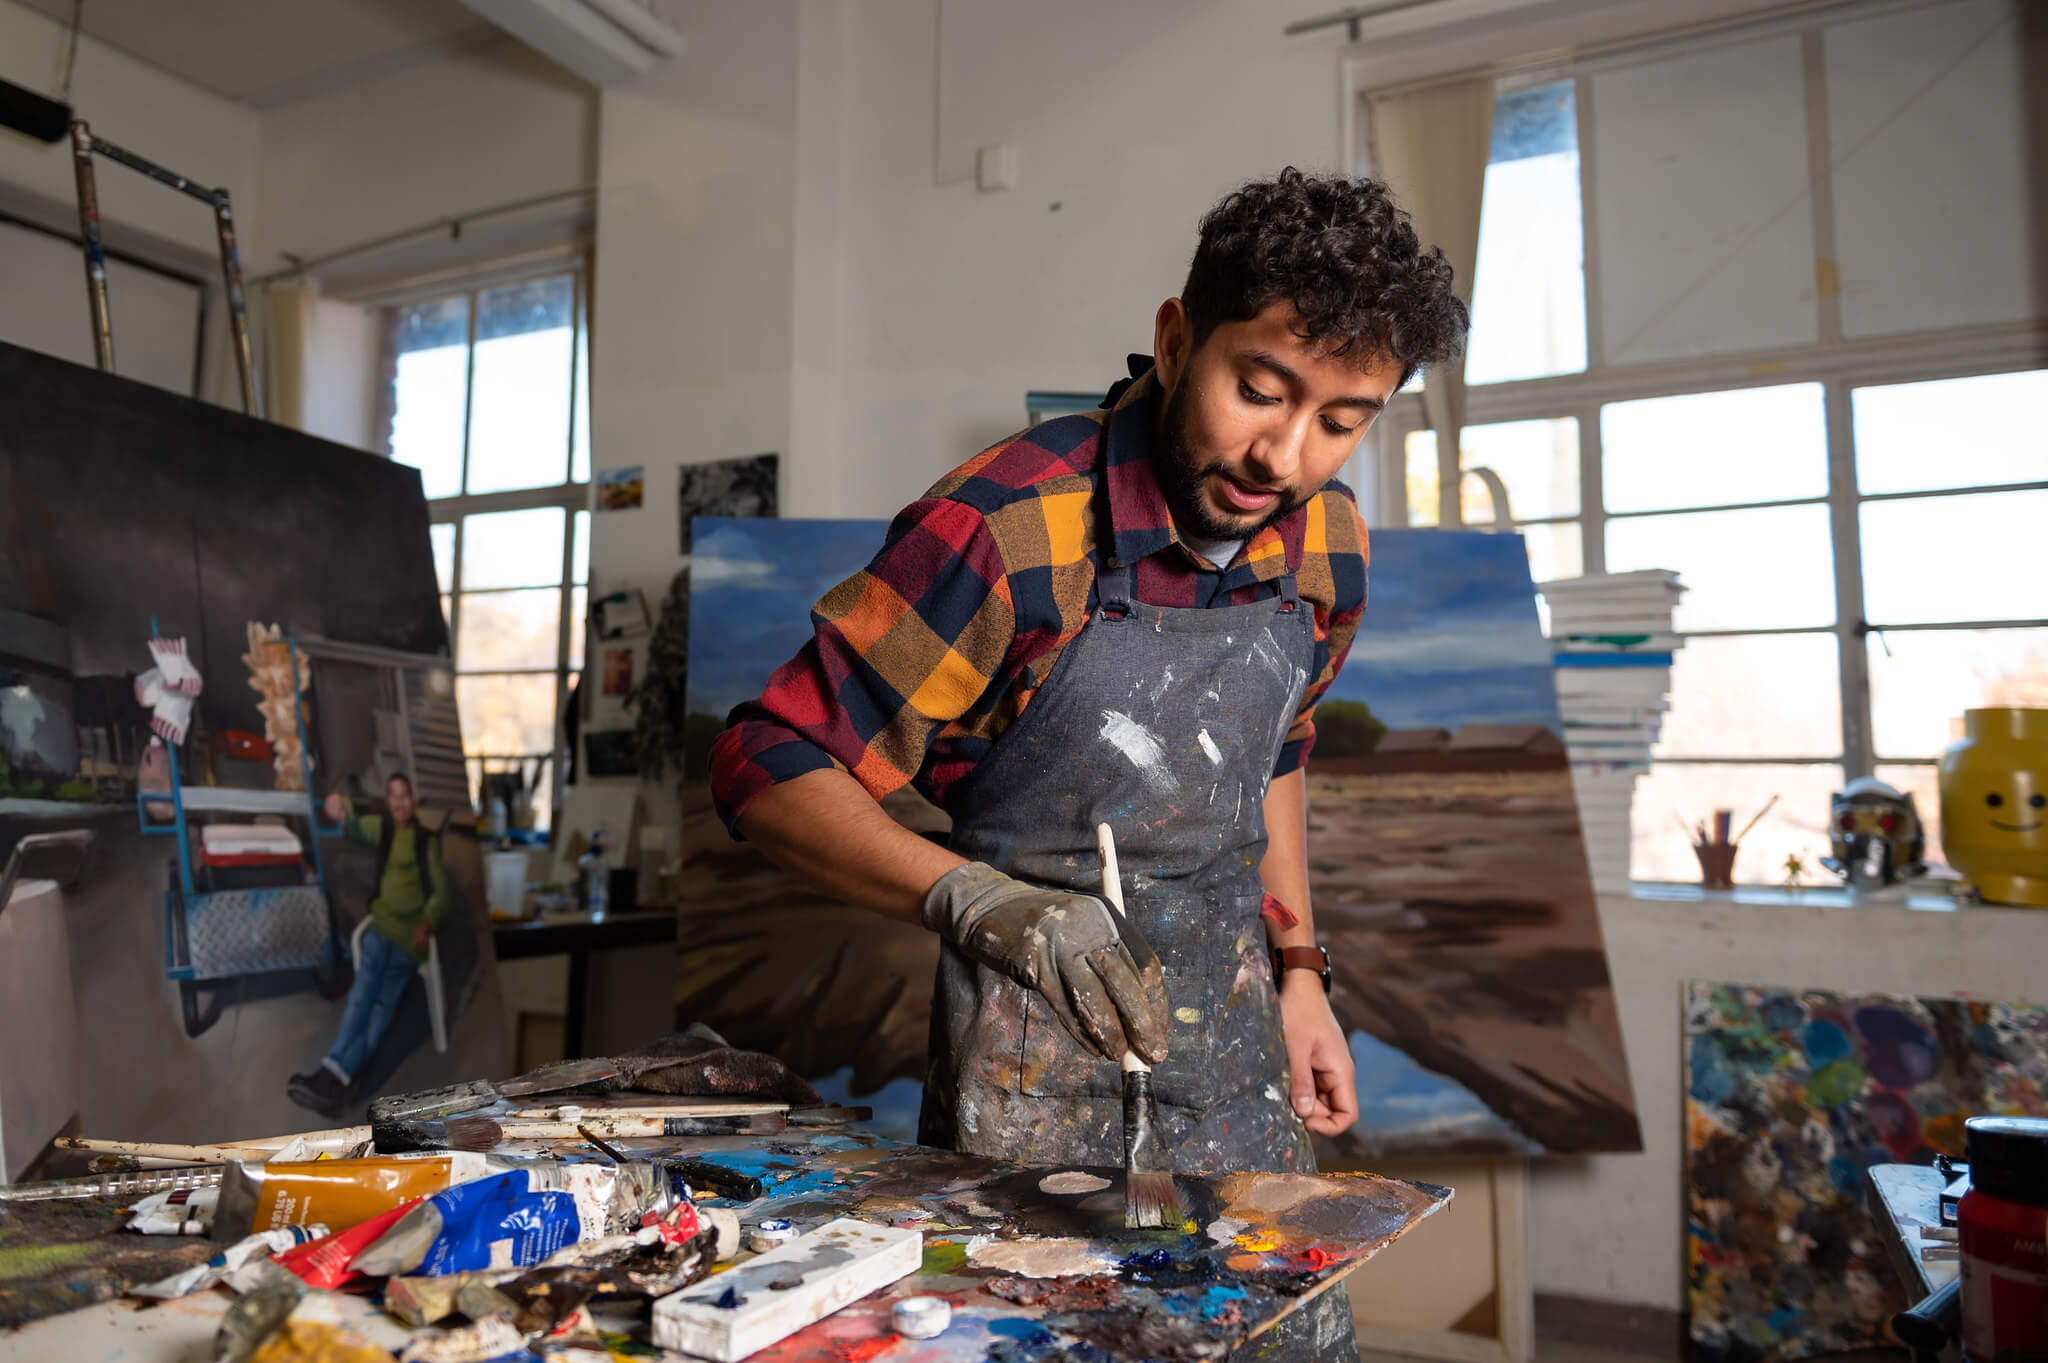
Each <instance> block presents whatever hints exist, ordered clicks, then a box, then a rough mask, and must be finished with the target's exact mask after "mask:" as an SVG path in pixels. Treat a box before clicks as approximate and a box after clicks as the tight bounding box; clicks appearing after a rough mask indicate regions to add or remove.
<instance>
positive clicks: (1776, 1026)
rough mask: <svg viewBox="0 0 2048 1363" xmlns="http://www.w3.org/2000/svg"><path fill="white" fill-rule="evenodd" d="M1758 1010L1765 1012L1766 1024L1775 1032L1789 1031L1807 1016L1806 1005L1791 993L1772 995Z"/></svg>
mask: <svg viewBox="0 0 2048 1363" xmlns="http://www.w3.org/2000/svg"><path fill="white" fill-rule="evenodd" d="M1758 1011H1760V1012H1761V1013H1762V1014H1763V1019H1764V1026H1766V1027H1768V1028H1770V1029H1771V1030H1772V1031H1774V1032H1789V1031H1791V1030H1792V1029H1793V1028H1794V1027H1797V1026H1798V1025H1799V1023H1800V1021H1801V1020H1802V1019H1803V1018H1805V1016H1806V1009H1805V1007H1804V1006H1802V1005H1801V1004H1800V1002H1799V1000H1798V999H1796V998H1793V997H1792V996H1791V995H1790V994H1772V995H1770V996H1769V997H1768V998H1766V999H1765V1000H1764V1004H1763V1007H1762V1008H1761V1009H1760V1010H1758Z"/></svg>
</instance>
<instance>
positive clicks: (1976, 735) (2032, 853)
mask: <svg viewBox="0 0 2048 1363" xmlns="http://www.w3.org/2000/svg"><path fill="white" fill-rule="evenodd" d="M1941 845H1942V848H1943V850H1945V851H1946V852H1947V853H1948V861H1949V865H1951V866H1953V867H1955V868H1956V870H1958V871H1960V872H1962V874H1963V876H1964V878H1965V879H1966V880H1968V881H1969V883H1970V884H1971V885H1972V886H1974V887H1975V888H1976V890H1977V892H1978V893H1979V894H1981V895H1982V896H1983V897H1984V898H1985V900H1986V901H1987V902H1989V903H1993V904H2020V905H2025V906H2027V907H2029V908H2042V909H2048V710H2039V709H2020V708H2018V707H2002V708H1998V709H1988V710H1966V711H1964V712H1963V740H1962V742H1960V743H1957V744H1956V745H1955V746H1954V747H1952V748H1950V749H1949V750H1948V751H1947V752H1946V753H1944V754H1943V755H1942V759H1941Z"/></svg>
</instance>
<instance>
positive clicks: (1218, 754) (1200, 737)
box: [1195, 729, 1223, 767]
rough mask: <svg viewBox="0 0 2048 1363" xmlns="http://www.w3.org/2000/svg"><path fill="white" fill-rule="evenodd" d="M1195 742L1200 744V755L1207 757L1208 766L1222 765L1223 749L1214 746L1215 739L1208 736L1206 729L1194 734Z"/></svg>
mask: <svg viewBox="0 0 2048 1363" xmlns="http://www.w3.org/2000/svg"><path fill="white" fill-rule="evenodd" d="M1195 742H1197V743H1199V744H1201V745H1202V756H1204V757H1206V758H1208V759H1209V765H1210V766H1212V767H1220V766H1222V765H1223V750H1222V749H1221V748H1219V747H1217V746H1216V740H1215V739H1213V738H1211V737H1209V731H1208V730H1207V729H1204V730H1202V731H1201V732H1200V733H1198V734H1196V735H1195Z"/></svg>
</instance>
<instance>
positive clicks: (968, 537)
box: [711, 497, 1016, 837]
mask: <svg viewBox="0 0 2048 1363" xmlns="http://www.w3.org/2000/svg"><path fill="white" fill-rule="evenodd" d="M811 623H812V634H811V638H810V639H809V640H808V641H807V642H806V643H805V644H804V646H803V648H802V649H800V650H799V651H798V652H797V655H796V656H795V657H793V658H791V659H790V660H789V661H788V662H786V663H784V664H783V665H782V666H781V667H779V668H777V669H776V670H775V672H774V674H773V675H771V676H770V677H769V678H768V682H767V685H766V686H765V687H764V688H763V689H762V692H761V695H760V696H759V698H757V699H755V700H751V701H747V702H745V703H744V704H742V705H740V706H738V707H737V708H735V709H734V710H733V712H732V714H731V715H730V716H728V717H727V720H726V729H725V732H724V733H722V734H720V735H719V737H718V739H717V741H716V742H715V743H714V744H713V745H712V749H711V794H712V801H713V804H714V805H715V807H716V808H717V811H718V815H719V818H720V819H722V820H723V821H724V823H725V826H726V828H727V829H728V830H729V831H731V832H732V833H733V836H734V837H738V836H739V832H738V828H737V824H738V820H739V818H740V816H741V815H743V814H745V813H746V811H747V809H748V807H749V806H750V805H752V804H753V802H754V801H755V800H757V799H759V798H760V796H761V794H762V792H764V791H766V790H767V789H768V788H769V787H771V786H774V785H777V784H779V783H780V782H783V781H788V780H793V779H794V778H796V777H798V776H803V775H806V774H808V773H810V772H813V771H819V770H823V769H824V768H827V767H836V768H838V769H839V770H842V771H845V772H848V773H850V774H851V775H852V776H853V777H854V778H855V779H856V780H858V781H859V782H860V783H861V785H862V786H863V787H865V788H866V790H867V792H868V793H869V794H870V795H872V796H874V797H875V798H876V799H877V800H879V799H881V798H882V797H883V796H885V795H888V794H890V793H891V792H893V791H896V790H900V789H901V788H902V787H903V786H905V785H908V784H909V783H910V782H911V781H912V780H913V779H914V778H915V777H916V776H917V774H918V772H919V770H920V768H921V767H922V766H923V764H924V761H925V756H926V754H927V752H928V751H929V750H930V748H931V744H932V741H933V740H934V739H935V738H936V737H938V735H939V734H940V733H942V732H943V731H944V730H945V728H946V726H947V725H949V724H952V723H953V722H954V721H956V720H958V719H959V718H960V717H961V716H963V715H965V714H967V713H968V712H969V711H970V710H972V709H973V708H974V707H975V706H976V705H977V704H978V703H979V702H980V701H981V700H982V698H983V696H984V695H985V694H986V693H987V692H988V691H989V689H990V686H991V685H992V682H993V679H994V678H995V677H996V675H997V673H998V671H999V669H1000V668H1001V666H1002V663H1003V659H1004V657H1005V656H1006V655H1007V654H1008V652H1009V649H1010V646H1011V644H1012V642H1013V641H1014V639H1015V637H1016V614H1015V611H1014V609H1013V605H1012V601H1011V598H1010V589H1009V580H1008V577H1007V575H1006V573H1005V570H1004V566H1003V558H1002V554H1001V552H1000V550H999V549H998V548H997V545H996V541H995V538H994V536H993V535H992V534H991V533H990V530H989V527H988V524H987V521H986V520H985V518H984V517H983V515H982V513H981V512H980V511H978V510H976V509H975V508H974V507H971V506H968V505H966V504H964V503H962V502H958V501H953V500H950V499H947V498H942V497H941V498H934V497H927V498H925V499H923V500H921V501H918V502H914V503H912V504H911V505H910V506H908V507H906V508H904V510H903V511H902V513H901V514H899V515H898V516H897V517H896V519H895V521H894V522H893V523H892V524H891V525H890V527H889V534H888V537H887V539H886V540H885V542H884V543H883V546H882V549H881V552H879V553H878V554H876V555H875V557H874V559H873V560H872V561H871V562H870V563H869V564H868V566H867V567H866V568H864V569H862V570H861V571H860V572H857V573H855V574H854V575H853V576H852V577H849V578H847V579H846V580H845V581H844V582H841V583H840V584H839V585H838V586H836V587H834V588H833V589H832V590H831V591H829V592H827V593H825V595H824V596H823V597H821V598H820V599H819V601H818V603H817V605H816V606H814V607H813V608H812V610H811Z"/></svg>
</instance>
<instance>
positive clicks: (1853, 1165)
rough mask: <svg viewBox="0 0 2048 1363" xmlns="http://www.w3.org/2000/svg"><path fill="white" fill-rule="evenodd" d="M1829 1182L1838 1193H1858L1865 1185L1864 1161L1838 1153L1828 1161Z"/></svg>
mask: <svg viewBox="0 0 2048 1363" xmlns="http://www.w3.org/2000/svg"><path fill="white" fill-rule="evenodd" d="M1828 1182H1830V1183H1832V1184H1834V1185H1835V1191H1836V1192H1838V1193H1848V1194H1854V1193H1856V1192H1857V1191H1858V1190H1859V1189H1861V1188H1862V1187H1863V1161H1861V1160H1858V1159H1851V1158H1849V1157H1848V1156H1846V1155H1836V1156H1835V1157H1833V1158H1832V1159H1830V1160H1829V1161H1828Z"/></svg>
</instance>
